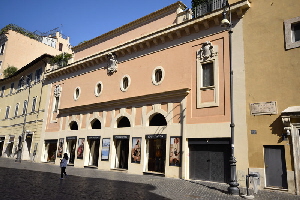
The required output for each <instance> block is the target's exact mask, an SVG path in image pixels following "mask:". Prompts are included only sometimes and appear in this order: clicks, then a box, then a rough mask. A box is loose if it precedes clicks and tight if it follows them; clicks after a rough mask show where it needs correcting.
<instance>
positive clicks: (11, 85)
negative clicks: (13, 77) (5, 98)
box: [9, 83, 15, 94]
mask: <svg viewBox="0 0 300 200" xmlns="http://www.w3.org/2000/svg"><path fill="white" fill-rule="evenodd" d="M14 87H15V83H11V84H10V92H9V94H12V93H13V92H14Z"/></svg>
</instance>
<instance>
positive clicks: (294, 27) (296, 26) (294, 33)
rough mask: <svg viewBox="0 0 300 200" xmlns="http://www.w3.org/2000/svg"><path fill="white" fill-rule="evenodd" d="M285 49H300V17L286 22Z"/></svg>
mask: <svg viewBox="0 0 300 200" xmlns="http://www.w3.org/2000/svg"><path fill="white" fill-rule="evenodd" d="M284 39H285V41H284V42H285V49H286V50H288V49H293V48H297V47H300V16H298V17H295V18H292V19H287V20H285V21H284Z"/></svg>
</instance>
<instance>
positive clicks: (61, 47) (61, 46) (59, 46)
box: [58, 43, 63, 51]
mask: <svg viewBox="0 0 300 200" xmlns="http://www.w3.org/2000/svg"><path fill="white" fill-rule="evenodd" d="M58 48H59V49H58V50H59V51H62V49H63V44H62V43H59V44H58Z"/></svg>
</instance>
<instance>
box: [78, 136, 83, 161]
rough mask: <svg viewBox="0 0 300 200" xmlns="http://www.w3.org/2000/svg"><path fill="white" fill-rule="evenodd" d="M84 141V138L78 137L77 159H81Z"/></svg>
mask: <svg viewBox="0 0 300 200" xmlns="http://www.w3.org/2000/svg"><path fill="white" fill-rule="evenodd" d="M84 141H85V139H84V138H79V139H78V149H77V159H83V151H84Z"/></svg>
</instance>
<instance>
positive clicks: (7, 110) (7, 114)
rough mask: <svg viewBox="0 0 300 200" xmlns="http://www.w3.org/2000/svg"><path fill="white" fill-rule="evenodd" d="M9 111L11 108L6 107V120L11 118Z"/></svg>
mask: <svg viewBox="0 0 300 200" xmlns="http://www.w3.org/2000/svg"><path fill="white" fill-rule="evenodd" d="M9 109H10V107H9V106H7V107H6V112H5V119H7V118H8V116H9Z"/></svg>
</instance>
